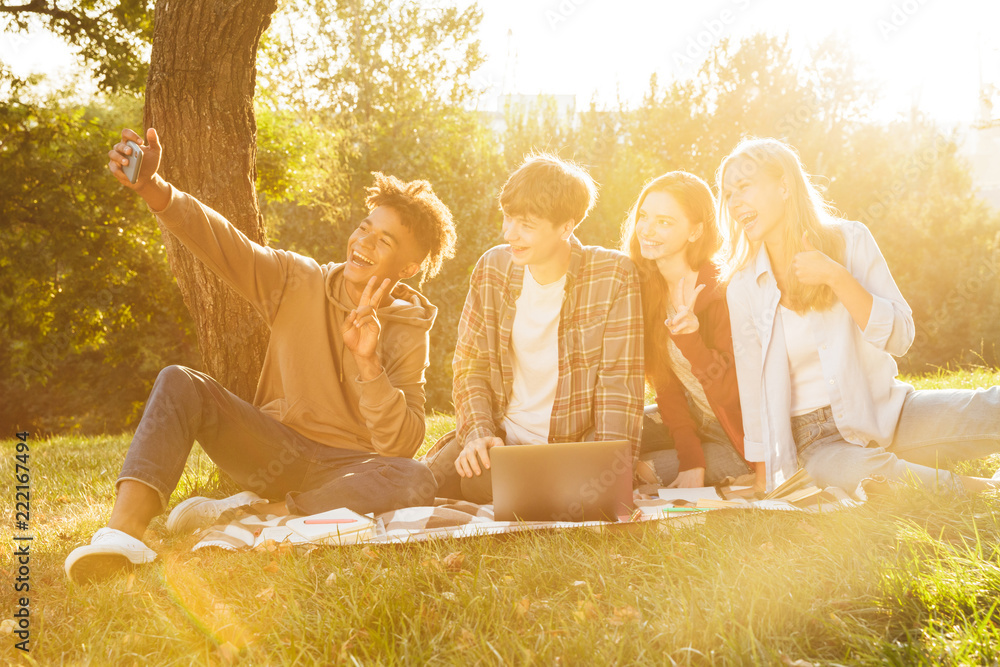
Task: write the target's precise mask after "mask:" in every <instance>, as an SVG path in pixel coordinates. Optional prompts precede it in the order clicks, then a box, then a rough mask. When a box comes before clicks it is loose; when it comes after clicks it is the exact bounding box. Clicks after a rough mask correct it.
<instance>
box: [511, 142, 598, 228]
mask: <svg viewBox="0 0 1000 667" xmlns="http://www.w3.org/2000/svg"><path fill="white" fill-rule="evenodd" d="M499 200H500V210H501V211H503V212H504V214H506V215H514V216H517V215H525V214H527V215H532V216H536V217H539V218H544V219H545V220H548V221H549V222H551V223H552V224H554V225H561V224H563V223H564V222H566V221H567V220H572V221H573V224H574V226H576V225H579V224H580V223H581V222H583V219H584V218H586V217H587V214H588V213H590V211H591V209H593V208H594V204H595V203H596V202H597V184H596V183H595V182H594V179H593V178H591V176H590V174H588V173H587V170H586V169H584V168H583V167H582V166H580V165H578V164H576V163H575V162H570V161H569V160H564V159H562V158H561V157H558V156H556V155H552V154H550V153H533V154H531V155H528V156H527V157H526V158H525V159H524V162H522V163H521V166H520V167H518V168H517V169H516V170H514V173H513V174H511V175H510V178H508V179H507V182H506V183H505V184H504V186H503V189H501V190H500V197H499Z"/></svg>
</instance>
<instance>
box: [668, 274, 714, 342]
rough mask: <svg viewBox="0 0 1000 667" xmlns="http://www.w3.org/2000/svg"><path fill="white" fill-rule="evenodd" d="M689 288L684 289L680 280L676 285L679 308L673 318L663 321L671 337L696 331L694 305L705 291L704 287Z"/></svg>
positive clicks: (696, 320)
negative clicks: (678, 294)
mask: <svg viewBox="0 0 1000 667" xmlns="http://www.w3.org/2000/svg"><path fill="white" fill-rule="evenodd" d="M689 285H691V287H690V288H688V289H685V285H684V279H683V278H681V279H680V282H679V283H678V287H679V288H680V306H678V308H677V312H676V313H674V316H673V317H668V318H667V319H665V320H664V321H663V323H664V324H665V325H667V329H669V330H670V333H671V334H672V335H675V336H676V335H677V334H688V333H694V332H696V331H698V316H697V315H695V314H694V304H695V301H697V300H698V295H699V294H701V291H702V290H703V289H705V286H704V285H698V286H697V287H694V286H693V284H691V283H689Z"/></svg>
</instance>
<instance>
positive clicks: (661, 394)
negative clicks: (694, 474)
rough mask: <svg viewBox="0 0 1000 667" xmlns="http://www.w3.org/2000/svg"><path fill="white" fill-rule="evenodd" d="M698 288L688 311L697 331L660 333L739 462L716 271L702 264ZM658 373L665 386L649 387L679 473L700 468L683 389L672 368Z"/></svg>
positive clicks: (729, 352)
mask: <svg viewBox="0 0 1000 667" xmlns="http://www.w3.org/2000/svg"><path fill="white" fill-rule="evenodd" d="M698 284H704V285H705V289H703V290H702V291H701V293H700V294H699V295H698V299H697V301H695V305H694V313H695V315H697V317H698V331H695V332H694V333H687V334H677V335H672V334H671V333H670V330H669V329H668V328H666V327H664V328H663V331H664V332H665V333H666V335H668V336H670V337H671V338H672V339H673V341H674V343H675V344H676V345H677V347H678V349H679V350H680V351H681V354H683V355H684V358H685V359H687V360H688V361H689V362H691V371H692V372H693V373H694V376H695V377H696V378H697V379H698V381H699V382H700V383H701V386H702V388H703V389H704V390H705V396H706V397H707V398H708V404H709V406H710V407H711V408H712V412H714V413H715V417H716V419H718V420H719V424H720V425H721V426H722V428H723V430H724V431H725V432H726V435H727V436H729V441H730V442H731V443H732V444H733V447H734V448H735V449H736V451H737V452H739V454H740V456H743V413H742V411H741V410H740V393H739V389H738V388H737V386H736V365H735V364H734V363H733V334H732V331H731V330H730V327H729V308H728V307H727V306H726V292H725V288H724V287H723V286H722V285H720V284H719V274H718V268H717V267H716V266H715V265H714V264H712V263H711V262H706V263H705V265H704V266H702V267H701V270H700V271H699V272H698ZM663 371H664V372H662V373H661V375H663V376H664V378H665V380H664V381H660V382H657V386H656V387H655V389H656V403H657V405H658V406H659V408H660V416H661V417H662V418H663V423H664V424H666V426H667V428H668V429H669V430H670V434H671V435H672V436H673V439H674V447H675V448H676V449H677V458H678V459H679V461H680V469H681V470H690V469H691V468H704V467H705V455H704V453H703V452H702V449H701V440H700V439H699V438H698V434H697V432H696V430H695V429H696V423H695V419H694V417H693V416H692V415H691V413H690V411H689V408H688V403H687V398H686V397H685V394H684V386H683V385H682V384H681V381H680V380H679V379H678V377H677V375H676V373H674V371H673V369H672V368H665V369H663ZM655 376H656V374H654V377H655Z"/></svg>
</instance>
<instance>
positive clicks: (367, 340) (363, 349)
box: [341, 276, 391, 361]
mask: <svg viewBox="0 0 1000 667" xmlns="http://www.w3.org/2000/svg"><path fill="white" fill-rule="evenodd" d="M376 280H378V278H376V277H375V276H372V277H371V279H370V280H369V281H368V284H367V285H365V291H364V292H362V293H361V298H360V299H359V300H358V307H357V308H355V309H354V310H352V311H351V312H350V314H349V315H348V316H347V318H346V319H345V320H344V326H343V328H342V330H341V333H342V334H343V336H344V345H346V346H347V349H348V350H350V351H351V352H353V353H354V356H355V358H356V359H357V360H358V361H361V360H373V359H374V358H375V346H376V345H378V337H379V334H381V333H382V324H381V323H380V322H379V321H378V316H377V315H376V314H375V308H376V307H377V306H378V304H380V303H382V299H383V298H385V295H386V291H387V290H388V289H389V285H390V284H391V281H390V280H389V279H388V278H386V279H385V280H383V281H382V284H381V285H379V287H378V289H375V281H376ZM373 291H374V293H372V292H373Z"/></svg>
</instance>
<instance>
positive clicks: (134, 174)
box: [122, 141, 142, 185]
mask: <svg viewBox="0 0 1000 667" xmlns="http://www.w3.org/2000/svg"><path fill="white" fill-rule="evenodd" d="M125 145H126V146H128V147H129V148H131V149H132V154H131V155H129V156H128V164H127V165H125V166H124V167H122V172H123V173H124V174H125V177H126V178H127V179H128V182H129V183H131V184H132V185H135V181H136V179H137V178H139V167H141V166H142V148H140V146H139V144H137V143H135V142H134V141H126V142H125Z"/></svg>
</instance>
